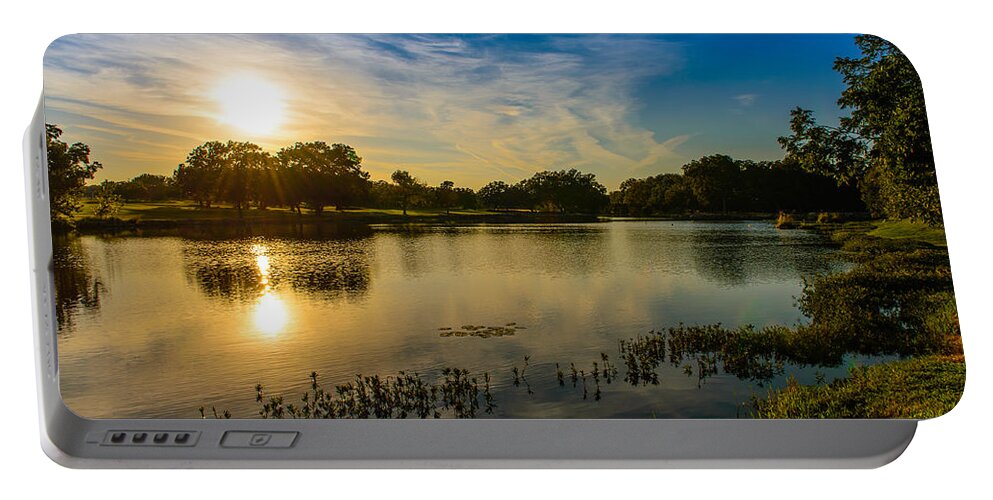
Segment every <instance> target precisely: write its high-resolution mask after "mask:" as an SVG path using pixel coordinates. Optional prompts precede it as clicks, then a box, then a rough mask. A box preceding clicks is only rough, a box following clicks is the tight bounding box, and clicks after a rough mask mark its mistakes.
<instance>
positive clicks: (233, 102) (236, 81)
mask: <svg viewBox="0 0 993 500" xmlns="http://www.w3.org/2000/svg"><path fill="white" fill-rule="evenodd" d="M211 97H213V98H214V100H215V101H217V104H218V105H219V107H220V114H219V115H218V116H217V119H218V121H220V122H223V123H227V124H229V125H233V126H234V127H236V128H238V129H241V130H242V131H244V132H247V133H249V134H252V135H257V136H269V135H271V134H272V133H273V132H275V131H276V130H277V129H278V128H279V126H280V125H281V124H282V123H283V120H284V119H285V114H286V96H285V92H283V89H282V88H280V87H279V86H278V85H276V84H274V83H272V82H270V81H268V80H266V79H265V78H262V77H260V76H258V75H253V74H249V73H243V74H237V75H231V76H229V77H227V78H225V79H224V80H221V81H220V82H218V84H217V85H216V86H215V87H214V89H213V92H212V93H211Z"/></svg>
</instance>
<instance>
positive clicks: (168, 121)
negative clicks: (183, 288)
mask: <svg viewBox="0 0 993 500" xmlns="http://www.w3.org/2000/svg"><path fill="white" fill-rule="evenodd" d="M680 64H681V60H680V50H679V47H678V46H677V45H673V44H670V43H667V42H665V41H662V40H659V39H654V38H640V37H623V38H620V39H619V38H618V37H601V36H581V37H569V36H566V37H552V38H550V39H547V40H543V41H542V43H535V42H534V41H531V42H529V41H527V40H524V41H522V40H520V39H512V40H506V39H493V38H490V37H470V38H460V37H433V36H424V37H419V36H405V37H399V36H390V35H374V36H332V35H323V36H287V37H273V36H221V35H218V36H201V35H196V36H181V35H177V36H171V35H155V36H145V35H141V36H128V35H121V36H90V35H82V36H73V37H70V38H68V39H64V40H63V41H61V42H60V43H57V44H55V45H54V46H53V48H52V49H51V50H50V51H49V53H48V54H47V57H46V81H45V86H46V89H45V93H46V95H47V96H51V97H52V99H49V100H48V101H47V102H46V105H47V107H48V109H49V111H50V115H51V118H55V119H57V120H59V121H60V123H62V124H63V125H64V126H65V128H66V130H67V136H68V137H70V138H73V137H82V138H85V139H86V140H87V141H90V142H91V146H93V151H94V156H95V157H96V158H97V159H101V160H102V161H103V162H104V164H105V169H106V172H105V173H104V175H105V176H107V177H112V178H121V177H128V176H130V175H134V174H136V173H139V172H142V171H156V172H159V173H167V171H171V169H172V168H174V167H175V165H176V164H177V163H179V162H180V161H182V160H183V157H184V156H185V154H184V152H185V151H188V150H189V149H190V148H192V147H193V146H195V145H196V144H198V143H200V142H202V141H205V140H210V139H227V138H234V139H251V140H254V141H255V142H258V143H260V144H261V145H263V146H264V147H266V148H268V149H272V150H275V149H278V148H279V147H281V146H283V145H285V144H288V143H289V142H292V141H295V140H303V141H306V140H328V141H341V142H346V143H349V144H351V145H353V146H355V147H356V149H357V150H358V151H359V154H360V155H362V156H363V158H364V164H365V166H366V168H367V169H369V170H370V172H372V173H373V177H374V178H385V177H387V176H388V174H389V172H391V171H392V170H393V169H395V168H406V169H409V170H411V171H412V172H415V173H416V175H418V176H419V177H421V178H423V179H424V180H426V181H428V182H432V183H437V182H440V181H441V180H442V179H443V178H454V179H455V180H457V181H460V182H461V183H465V184H469V185H471V186H473V187H478V186H480V185H482V184H483V183H485V182H487V181H489V180H492V179H504V180H508V181H512V180H517V179H519V178H522V177H524V176H527V175H530V173H532V172H535V171H538V170H543V169H560V168H579V169H581V170H586V171H592V172H595V173H596V174H597V175H598V177H599V178H600V179H601V181H602V182H604V183H605V184H607V185H608V187H611V188H613V187H616V185H617V184H618V183H619V182H620V181H621V180H623V179H624V178H626V177H628V176H630V173H631V172H645V173H647V174H650V173H657V171H658V169H659V168H661V167H660V166H661V165H662V164H663V163H666V161H667V160H668V161H670V162H671V160H672V158H673V157H674V152H673V150H674V149H675V148H676V147H678V146H679V145H680V144H682V142H684V141H685V140H686V139H687V137H688V136H678V137H672V138H665V139H663V140H661V141H657V140H656V138H655V137H654V134H653V133H652V132H651V131H649V130H647V129H644V128H641V127H639V126H636V125H633V124H632V122H633V120H632V117H633V114H634V113H635V111H636V109H637V105H638V103H637V102H636V99H635V97H634V93H635V91H636V89H637V86H638V85H639V84H641V83H642V82H644V81H645V80H646V79H648V78H650V77H653V76H658V75H665V74H668V73H671V72H672V71H674V70H676V69H677V68H678V67H679V65H680ZM234 72H241V73H245V72H249V73H255V74H257V75H259V77H261V78H265V79H267V80H269V81H272V82H273V83H274V84H276V85H279V86H281V87H283V88H285V89H286V93H285V95H286V103H287V107H288V115H289V116H288V117H287V119H286V124H285V125H284V126H283V127H281V129H280V130H279V131H277V132H275V133H274V134H273V135H272V136H271V137H246V136H244V134H243V133H241V132H238V131H237V130H235V129H231V128H230V127H225V126H224V125H222V124H220V123H219V122H218V120H217V116H218V114H219V110H218V103H216V102H213V100H212V99H211V98H210V95H211V90H212V88H213V86H214V85H216V83H217V82H219V81H222V80H223V78H224V77H225V76H226V75H229V74H231V73H234ZM755 97H756V96H755V95H754V94H743V95H741V96H736V97H735V99H736V100H737V101H738V102H739V103H741V104H742V105H743V106H747V105H750V104H751V103H752V102H754V99H755ZM51 118H50V121H51ZM97 129H99V132H97V131H96V130H97ZM239 136H240V137H239ZM141 151H145V153H144V154H139V152H141ZM105 156H106V158H105ZM653 169H655V171H653ZM118 172H119V173H120V174H119V175H118Z"/></svg>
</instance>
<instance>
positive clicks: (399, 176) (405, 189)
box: [390, 170, 426, 215]
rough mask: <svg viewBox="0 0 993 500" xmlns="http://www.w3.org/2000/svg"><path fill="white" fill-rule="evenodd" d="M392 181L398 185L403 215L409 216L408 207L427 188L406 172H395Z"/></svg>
mask: <svg viewBox="0 0 993 500" xmlns="http://www.w3.org/2000/svg"><path fill="white" fill-rule="evenodd" d="M390 179H392V180H393V183H394V184H396V185H397V188H398V189H397V191H398V195H399V199H400V207H401V208H403V215H407V207H408V206H409V205H410V202H411V200H412V199H413V198H414V197H415V196H417V195H418V194H420V192H421V191H423V190H424V188H425V187H426V186H425V185H424V184H423V183H422V182H421V181H419V180H418V179H417V178H416V177H414V176H412V175H410V172H408V171H406V170H397V171H396V172H393V175H391V176H390Z"/></svg>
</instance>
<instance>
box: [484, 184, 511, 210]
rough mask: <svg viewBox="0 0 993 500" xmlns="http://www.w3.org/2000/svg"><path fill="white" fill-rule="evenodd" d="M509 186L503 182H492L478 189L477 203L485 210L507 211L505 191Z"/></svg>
mask: <svg viewBox="0 0 993 500" xmlns="http://www.w3.org/2000/svg"><path fill="white" fill-rule="evenodd" d="M509 188H510V186H508V185H507V183H506V182H503V181H493V182H490V183H489V184H487V185H485V186H483V187H481V188H479V192H477V193H476V194H477V196H479V202H480V203H481V204H482V205H483V206H484V207H486V208H495V209H507V208H509V205H508V204H507V190H508V189H509Z"/></svg>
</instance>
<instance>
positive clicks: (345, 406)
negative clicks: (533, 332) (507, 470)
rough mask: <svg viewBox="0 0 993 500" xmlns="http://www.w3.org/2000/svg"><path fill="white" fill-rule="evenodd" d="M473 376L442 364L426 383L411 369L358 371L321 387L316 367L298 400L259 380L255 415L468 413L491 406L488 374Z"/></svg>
mask: <svg viewBox="0 0 993 500" xmlns="http://www.w3.org/2000/svg"><path fill="white" fill-rule="evenodd" d="M482 376H483V386H482V390H480V384H479V380H478V377H476V376H472V375H471V374H470V372H469V371H468V370H465V369H459V368H445V369H443V370H442V371H441V379H440V380H439V381H437V382H434V383H432V382H429V381H427V380H425V379H424V378H423V377H422V376H421V375H419V374H417V373H407V372H402V371H401V372H398V373H397V375H396V376H388V377H380V376H379V375H373V376H361V375H356V376H355V378H354V379H353V380H352V381H350V382H347V383H344V384H341V385H337V386H335V387H334V389H333V390H329V389H325V388H324V387H323V386H321V384H320V383H319V382H318V375H317V372H312V373H311V374H310V381H311V384H310V390H309V391H307V392H304V394H303V396H302V398H301V401H300V404H299V405H296V404H292V403H290V404H286V403H285V402H284V398H283V396H281V395H276V396H268V395H266V394H265V392H264V388H263V386H262V384H258V385H256V387H255V390H256V402H257V403H258V404H259V416H260V417H262V418H407V417H417V418H442V417H454V418H473V417H475V416H476V415H477V412H478V410H479V409H480V403H481V400H482V404H483V405H485V406H484V408H483V411H485V412H486V413H489V414H492V413H493V411H494V408H495V407H496V403H495V400H494V398H493V394H492V392H491V390H490V375H489V374H488V373H485V372H484V373H483V375H482Z"/></svg>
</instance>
